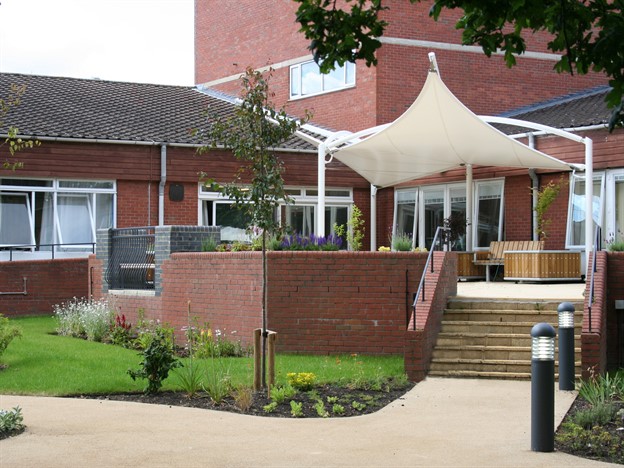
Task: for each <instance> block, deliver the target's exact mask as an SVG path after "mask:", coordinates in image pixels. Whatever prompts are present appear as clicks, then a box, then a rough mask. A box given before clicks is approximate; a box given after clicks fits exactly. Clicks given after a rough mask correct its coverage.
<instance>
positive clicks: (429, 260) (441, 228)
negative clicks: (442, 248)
mask: <svg viewBox="0 0 624 468" xmlns="http://www.w3.org/2000/svg"><path fill="white" fill-rule="evenodd" d="M441 231H450V228H448V227H444V226H438V227H437V229H436V232H435V235H434V236H433V241H432V242H431V249H430V250H429V255H427V261H426V262H425V268H423V273H422V276H421V277H420V283H419V284H418V291H417V292H416V296H414V303H413V304H412V312H413V315H414V325H413V330H416V303H417V302H418V298H419V297H420V295H421V293H422V301H421V302H424V301H425V277H426V276H427V268H429V264H431V273H433V272H434V269H433V252H434V250H435V246H436V242H438V236H439V234H440V232H441ZM438 244H439V242H438Z"/></svg>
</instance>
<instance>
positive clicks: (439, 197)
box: [424, 190, 444, 249]
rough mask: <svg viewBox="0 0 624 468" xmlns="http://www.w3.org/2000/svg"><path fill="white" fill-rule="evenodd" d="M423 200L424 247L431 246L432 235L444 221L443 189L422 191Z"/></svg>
mask: <svg viewBox="0 0 624 468" xmlns="http://www.w3.org/2000/svg"><path fill="white" fill-rule="evenodd" d="M424 200H425V212H424V215H425V247H427V248H428V249H430V248H431V243H432V242H433V236H435V232H436V229H437V227H438V226H442V224H443V221H444V190H432V191H426V192H424Z"/></svg>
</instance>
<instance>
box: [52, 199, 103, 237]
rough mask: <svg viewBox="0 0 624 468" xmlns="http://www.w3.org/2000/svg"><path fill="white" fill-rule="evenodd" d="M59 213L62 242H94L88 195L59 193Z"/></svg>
mask: <svg viewBox="0 0 624 468" xmlns="http://www.w3.org/2000/svg"><path fill="white" fill-rule="evenodd" d="M57 213H58V223H59V225H58V231H59V242H60V243H61V244H78V243H82V242H93V240H94V239H93V230H92V227H91V226H92V218H91V217H92V210H91V200H90V197H89V196H88V195H66V194H59V195H58V197H57Z"/></svg>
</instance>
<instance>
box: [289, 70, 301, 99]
mask: <svg viewBox="0 0 624 468" xmlns="http://www.w3.org/2000/svg"><path fill="white" fill-rule="evenodd" d="M299 73H300V68H299V67H298V66H295V67H291V68H290V95H291V96H299V95H300V94H301V89H300V83H299Z"/></svg>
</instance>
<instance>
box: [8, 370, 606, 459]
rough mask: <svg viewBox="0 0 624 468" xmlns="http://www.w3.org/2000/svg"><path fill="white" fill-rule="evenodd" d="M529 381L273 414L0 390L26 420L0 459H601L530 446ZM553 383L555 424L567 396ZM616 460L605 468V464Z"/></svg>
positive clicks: (444, 383)
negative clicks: (299, 415) (369, 407)
mask: <svg viewBox="0 0 624 468" xmlns="http://www.w3.org/2000/svg"><path fill="white" fill-rule="evenodd" d="M530 391H531V383H530V382H528V381H520V382H517V381H502V380H477V379H444V378H428V379H426V380H425V381H423V382H421V383H419V384H418V385H416V386H415V387H414V388H413V389H412V390H411V391H410V392H408V393H407V394H406V395H405V397H404V398H403V399H400V400H397V401H395V402H394V403H392V404H391V405H389V406H388V407H386V408H384V409H382V410H381V411H379V412H377V413H374V414H369V415H365V416H360V417H354V418H344V419H331V418H330V419H307V420H305V419H304V420H300V419H283V418H269V417H267V418H263V417H257V416H245V415H239V414H233V413H227V412H219V411H209V410H202V409H194V408H179V407H168V406H159V405H146V404H140V403H127V402H117V401H99V400H81V399H70V398H47V397H24V396H13V395H12V396H6V395H4V396H0V407H1V408H11V407H14V406H16V405H19V406H20V407H21V408H22V409H23V414H24V420H25V423H26V424H27V426H28V428H27V430H26V432H25V433H24V434H22V435H20V436H18V437H14V438H10V439H7V440H3V441H0V466H1V467H2V468H5V467H6V468H8V467H12V468H20V467H29V468H30V467H130V466H131V467H133V468H137V467H161V466H162V467H165V466H166V467H200V466H201V467H205V466H216V467H220V466H227V467H249V466H254V467H256V466H257V467H267V466H271V467H293V466H303V467H307V466H323V467H328V466H357V467H403V466H479V467H483V466H492V467H494V466H496V467H501V466H509V467H511V466H513V467H541V466H543V467H547V466H548V467H550V466H564V467H565V466H570V467H571V466H575V467H599V466H609V465H608V464H605V463H600V462H596V461H591V460H585V459H582V458H578V457H573V456H571V455H567V454H564V453H558V452H552V453H539V452H533V451H531V450H530V445H531V439H530V437H531V434H530V423H531V421H530V418H531V416H530V408H531V401H530V400H531V396H530ZM554 391H555V413H556V414H555V422H554V423H555V424H556V425H558V424H559V423H560V421H561V419H562V418H563V416H564V415H565V413H566V412H567V411H568V409H569V407H570V405H571V404H572V402H573V401H574V398H575V393H574V392H560V391H558V390H557V389H555V390H554ZM613 466H616V465H613Z"/></svg>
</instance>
